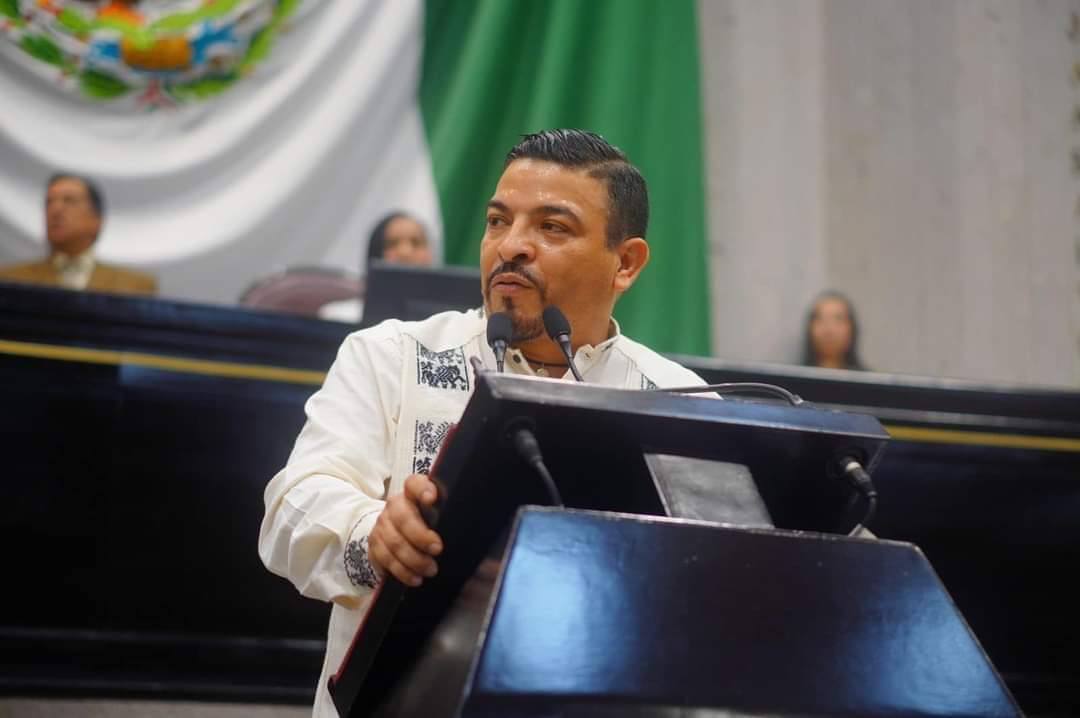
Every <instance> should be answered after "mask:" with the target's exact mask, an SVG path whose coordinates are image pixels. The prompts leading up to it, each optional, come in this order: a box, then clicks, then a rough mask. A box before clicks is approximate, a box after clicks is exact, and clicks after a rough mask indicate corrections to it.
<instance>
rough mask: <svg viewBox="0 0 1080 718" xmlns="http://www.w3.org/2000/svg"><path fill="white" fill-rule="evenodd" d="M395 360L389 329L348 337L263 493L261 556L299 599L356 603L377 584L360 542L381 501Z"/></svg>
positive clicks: (394, 337) (395, 410)
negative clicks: (286, 457)
mask: <svg viewBox="0 0 1080 718" xmlns="http://www.w3.org/2000/svg"><path fill="white" fill-rule="evenodd" d="M401 354H402V345H401V337H400V334H399V333H397V332H395V331H393V325H392V324H389V323H388V324H383V325H380V326H378V327H375V328H373V329H371V330H366V331H362V332H357V333H356V334H352V335H350V336H349V337H348V338H347V339H346V340H345V342H344V343H343V344H342V346H341V348H340V349H339V351H338V355H337V359H336V360H335V361H334V364H333V366H332V367H331V368H330V371H329V373H328V374H327V376H326V380H325V382H324V383H323V386H322V388H321V389H319V390H318V391H317V392H316V393H315V394H314V395H312V397H311V398H310V399H308V401H307V404H306V405H305V407H304V408H305V411H306V413H307V422H306V423H305V424H304V428H303V429H302V430H301V431H300V435H299V436H298V437H297V439H296V445H295V446H294V447H293V451H292V454H291V455H290V456H289V460H288V463H287V464H286V465H285V467H284V468H283V469H282V470H281V471H279V472H278V473H277V475H276V476H274V478H273V479H271V480H270V483H269V484H268V485H267V487H266V491H265V493H264V501H265V504H266V514H265V516H264V518H263V522H262V526H261V528H260V530H259V556H260V558H261V559H262V561H263V563H264V564H265V565H266V567H267V568H268V569H269V570H270V571H272V572H273V573H276V574H278V575H279V576H283V577H284V578H287V579H288V580H289V581H291V582H292V583H293V584H294V585H295V586H296V588H297V589H298V590H299V591H300V593H302V594H303V595H305V596H309V597H311V598H317V599H320V600H323V601H335V602H338V603H342V604H344V605H346V606H350V607H354V606H355V605H357V604H358V602H359V600H360V599H361V598H363V597H364V596H365V595H366V594H367V593H368V592H369V591H370V589H371V588H373V587H374V585H375V574H374V571H373V570H372V567H371V564H370V562H369V561H368V557H367V536H368V534H369V533H370V532H371V529H372V527H374V525H375V520H376V519H377V518H378V515H379V512H381V511H382V508H383V506H384V505H385V498H386V495H385V493H386V488H385V487H386V485H387V483H388V481H387V480H388V479H389V478H390V472H391V463H392V447H393V437H394V435H395V434H396V424H397V420H398V416H399V415H400V406H401Z"/></svg>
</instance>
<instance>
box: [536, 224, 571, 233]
mask: <svg viewBox="0 0 1080 718" xmlns="http://www.w3.org/2000/svg"><path fill="white" fill-rule="evenodd" d="M540 229H542V230H544V231H545V232H565V231H566V227H563V226H562V225H561V224H556V223H555V222H544V223H543V224H541V225H540Z"/></svg>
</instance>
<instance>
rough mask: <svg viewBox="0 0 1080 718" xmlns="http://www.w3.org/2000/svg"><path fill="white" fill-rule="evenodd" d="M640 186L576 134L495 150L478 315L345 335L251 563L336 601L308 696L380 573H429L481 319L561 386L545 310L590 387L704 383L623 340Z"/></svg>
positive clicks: (413, 580)
mask: <svg viewBox="0 0 1080 718" xmlns="http://www.w3.org/2000/svg"><path fill="white" fill-rule="evenodd" d="M648 219H649V198H648V192H647V189H646V185H645V179H644V178H643V177H642V176H641V173H640V172H639V171H638V169H637V168H636V167H634V166H633V165H632V164H630V162H629V160H628V159H627V158H626V156H625V155H624V154H623V153H622V152H621V151H620V150H618V149H617V148H615V147H613V146H611V145H610V144H608V143H607V142H606V141H605V140H604V139H603V138H602V137H600V136H598V135H595V134H592V133H589V132H582V131H579V130H550V131H546V132H540V133H537V134H534V135H529V136H527V137H525V138H524V139H523V140H522V141H521V142H520V143H519V144H518V145H517V146H516V147H514V148H513V149H512V150H511V151H510V153H509V155H507V157H506V161H505V163H504V171H503V174H502V177H501V179H500V180H499V183H498V186H497V187H496V188H495V195H494V196H493V197H492V199H491V201H490V202H488V207H487V218H486V227H485V232H484V236H483V239H482V240H481V246H480V270H481V276H482V280H481V285H482V286H481V287H479V289H480V290H481V294H482V297H483V307H482V308H481V309H474V310H470V311H468V312H444V313H442V314H436V315H434V316H432V317H430V318H428V319H426V320H423V321H419V322H401V321H398V320H393V319H392V320H388V321H385V322H383V323H382V324H379V325H377V326H374V327H371V328H370V329H364V330H362V331H359V332H354V333H353V334H350V335H349V336H348V337H347V338H346V339H345V341H344V343H343V344H342V346H341V349H340V350H339V352H338V356H337V360H336V361H335V362H334V365H333V366H332V367H331V368H330V372H329V374H327V377H326V381H325V383H324V384H323V386H322V388H321V389H320V390H319V391H318V392H316V393H315V395H314V396H312V397H311V398H310V399H309V400H308V402H307V405H306V407H305V410H306V412H307V423H306V424H305V426H304V428H303V430H302V431H301V432H300V436H299V437H298V438H297V440H296V445H295V447H294V448H293V451H292V454H291V456H290V457H289V461H288V463H287V465H286V466H285V467H284V468H283V469H282V470H281V471H280V472H279V473H278V474H277V475H276V476H275V477H274V478H273V479H272V480H271V481H270V483H269V485H268V486H267V487H266V492H265V496H264V498H265V502H266V516H265V518H264V519H263V524H262V528H261V530H260V533H259V555H260V556H261V557H262V560H263V562H264V563H265V564H266V566H267V568H269V569H270V570H271V571H273V572H274V573H276V574H278V575H281V576H284V577H286V578H288V579H289V580H290V581H292V582H293V584H294V585H295V586H296V587H297V589H299V591H300V592H301V593H302V594H304V595H305V596H309V597H311V598H316V599H320V600H323V601H331V602H333V604H334V606H333V610H332V611H331V614H330V627H329V632H328V633H329V635H328V642H327V647H326V657H325V661H324V663H323V673H322V677H321V678H320V679H319V685H318V693H317V697H316V699H315V715H316V716H319V717H321V716H333V715H335V714H336V713H335V710H334V708H333V706H332V705H331V702H330V698H329V695H328V693H327V690H326V680H327V677H328V676H329V675H330V674H331V673H333V672H334V671H336V670H337V669H338V667H339V665H340V664H341V661H342V658H343V657H344V656H345V652H346V650H347V648H348V647H349V644H350V642H351V641H352V638H353V635H354V634H355V633H356V630H357V627H358V626H359V625H360V621H361V619H362V617H363V615H364V611H365V609H366V608H367V605H368V602H369V600H370V598H371V592H372V589H373V588H374V587H375V586H376V584H377V583H378V581H379V579H380V577H382V576H385V575H386V574H392V575H394V576H395V577H397V579H398V580H400V581H402V582H404V583H405V584H407V585H410V586H417V585H419V584H420V583H421V581H423V580H424V578H426V577H430V576H434V575H435V572H436V570H437V558H438V556H439V554H440V553H441V552H442V539H441V537H440V536H439V535H438V534H437V533H436V532H435V531H433V530H431V529H430V528H429V527H428V526H427V524H425V523H424V521H423V519H422V518H421V515H420V511H419V507H420V505H421V503H424V504H427V505H430V504H432V503H433V502H434V501H435V498H436V489H435V484H434V482H432V481H431V480H430V479H429V478H428V476H427V474H428V472H429V471H430V470H431V465H432V461H433V460H434V458H435V456H436V454H437V453H438V451H439V447H440V446H441V445H442V442H443V440H444V439H445V438H446V433H447V431H448V429H449V427H450V425H451V424H452V423H453V422H456V421H458V420H459V419H460V417H461V413H462V412H463V411H464V409H465V404H466V402H467V401H468V399H469V395H470V392H471V389H472V387H473V382H472V381H471V380H470V378H469V376H470V372H471V371H472V369H471V367H470V366H469V363H468V358H469V357H473V356H475V357H479V358H480V360H481V361H482V362H483V364H484V365H485V366H486V367H487V368H489V369H494V368H495V357H494V355H493V353H492V351H491V349H490V348H489V347H488V345H487V342H486V331H487V317H488V316H490V315H491V314H492V313H494V312H503V313H506V314H507V315H509V318H510V322H511V325H512V330H513V338H512V340H511V346H510V349H509V351H508V352H507V355H506V365H505V367H506V368H505V371H506V372H508V373H513V374H519V375H523V376H537V375H540V376H550V377H561V378H562V379H563V380H564V381H569V380H570V377H569V376H568V375H567V371H568V368H569V367H568V365H567V363H566V359H565V358H564V357H563V354H562V352H561V350H560V349H559V347H558V346H557V345H556V344H555V343H554V342H553V341H551V340H550V339H549V338H548V337H547V335H546V333H545V331H544V324H543V320H542V319H541V314H542V312H543V311H544V309H545V308H546V307H549V306H558V307H559V308H560V309H561V310H562V311H563V312H564V313H565V315H566V317H567V319H568V320H569V322H570V324H571V326H572V327H573V335H572V345H573V352H574V363H575V365H576V366H577V368H578V369H579V370H580V372H581V374H582V375H583V378H584V380H585V381H586V382H589V383H594V384H599V385H603V386H609V387H621V388H625V389H643V388H648V387H654V386H685V385H688V384H702V383H703V382H702V380H701V378H700V377H698V376H697V375H696V374H694V373H693V372H691V371H689V370H688V369H685V368H683V367H681V366H679V365H678V364H676V363H674V362H672V361H670V360H669V359H666V358H664V357H662V356H660V355H659V354H657V353H656V352H654V351H652V350H650V349H648V348H647V347H645V346H643V345H641V344H638V343H637V342H635V341H633V340H631V339H629V338H628V337H626V336H624V335H623V334H622V333H621V332H620V331H619V325H618V324H617V323H616V322H615V320H614V319H613V318H612V316H611V315H612V311H613V309H614V307H615V303H616V301H617V300H618V299H619V297H620V296H622V294H623V293H624V292H626V291H628V290H629V289H630V288H631V286H632V285H633V284H634V283H635V282H636V281H637V278H638V276H639V274H640V273H641V271H642V269H644V268H645V265H646V263H647V262H648V260H649V245H648V243H647V242H646V240H645V230H646V226H647V224H648Z"/></svg>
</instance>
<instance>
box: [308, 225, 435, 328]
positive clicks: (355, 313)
mask: <svg viewBox="0 0 1080 718" xmlns="http://www.w3.org/2000/svg"><path fill="white" fill-rule="evenodd" d="M433 259H434V257H433V255H432V254H431V243H430V242H429V241H428V237H427V232H425V231H424V225H422V224H420V222H419V221H418V220H417V219H415V218H414V217H412V216H411V215H408V214H406V213H405V212H391V213H390V214H388V215H386V216H385V217H383V218H382V219H380V220H379V222H378V224H376V225H375V227H374V229H372V230H371V236H370V237H369V238H368V248H367V253H366V254H365V255H364V257H363V258H362V259H361V260H360V282H361V284H360V295H359V296H358V297H356V298H354V299H342V300H339V301H336V302H330V303H328V304H324V305H323V306H322V307H320V308H319V318H321V319H332V320H334V321H338V322H350V323H353V324H355V323H356V322H359V321H360V317H361V316H362V315H363V313H364V284H363V282H364V278H365V277H367V271H368V266H369V265H370V264H371V262H372V261H373V260H379V261H383V262H389V263H391V264H408V265H412V266H414V267H428V266H430V265H431V264H432V261H433Z"/></svg>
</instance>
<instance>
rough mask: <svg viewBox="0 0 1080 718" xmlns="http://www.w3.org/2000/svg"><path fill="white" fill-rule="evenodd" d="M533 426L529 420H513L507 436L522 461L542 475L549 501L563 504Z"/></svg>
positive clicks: (556, 504) (508, 427) (509, 424)
mask: <svg viewBox="0 0 1080 718" xmlns="http://www.w3.org/2000/svg"><path fill="white" fill-rule="evenodd" d="M533 428H534V427H533V426H532V424H531V422H529V421H527V420H511V421H510V422H509V423H508V425H507V429H506V438H507V440H508V441H509V442H510V445H511V446H512V447H514V451H516V452H517V454H518V456H520V457H521V459H522V461H524V462H525V463H526V464H528V465H529V466H531V467H532V468H533V471H535V472H536V475H537V476H539V477H540V482H541V483H542V484H543V485H544V491H545V493H547V495H548V501H550V502H551V504H552V505H553V506H562V505H563V500H562V495H561V494H560V493H559V488H558V487H557V486H556V485H555V479H553V478H551V472H550V471H548V467H547V464H545V463H544V455H543V453H541V451H540V442H539V441H537V440H536V434H535V433H533Z"/></svg>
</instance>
